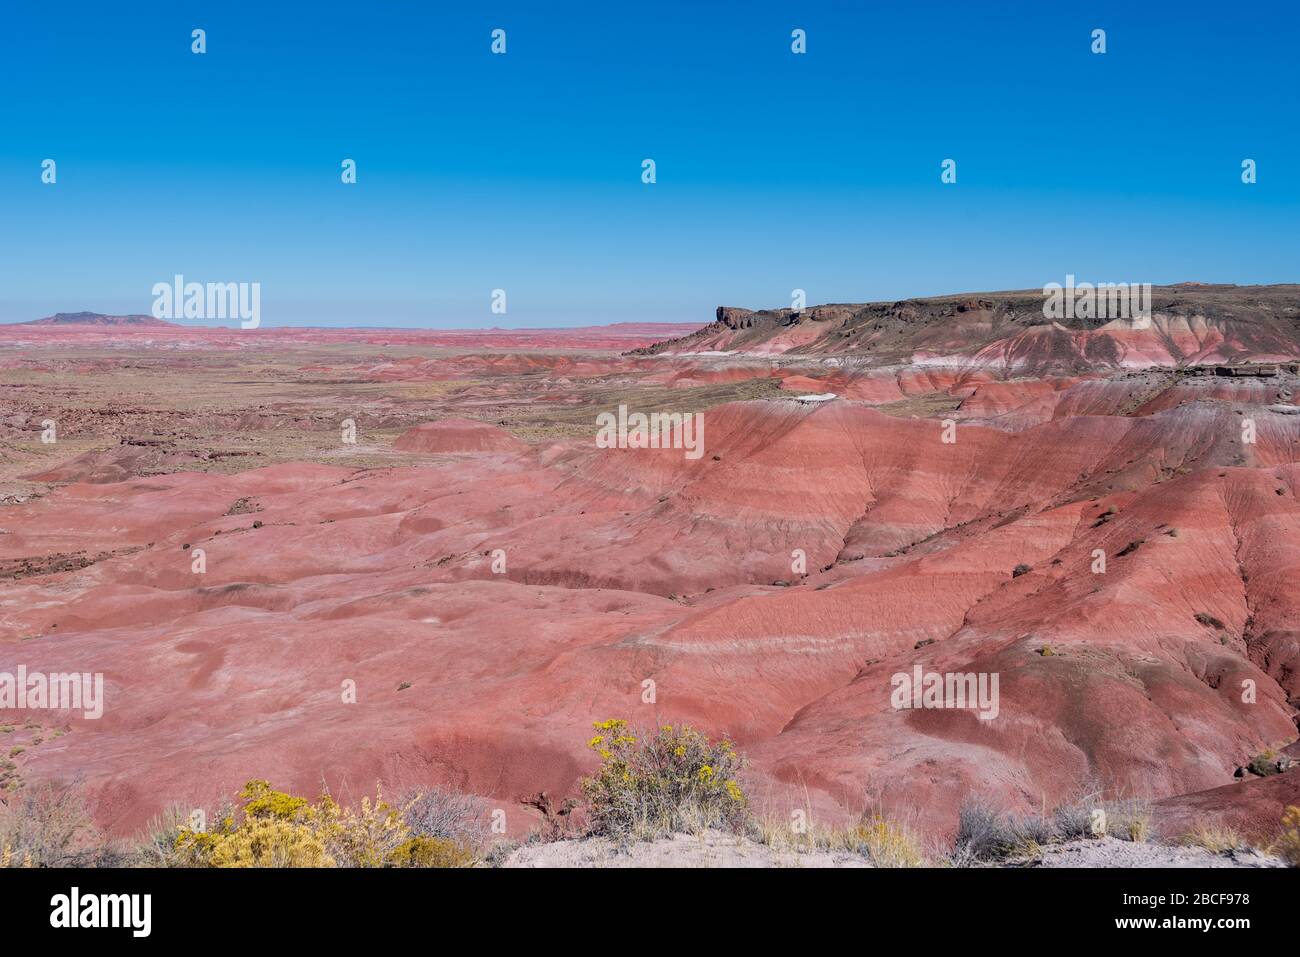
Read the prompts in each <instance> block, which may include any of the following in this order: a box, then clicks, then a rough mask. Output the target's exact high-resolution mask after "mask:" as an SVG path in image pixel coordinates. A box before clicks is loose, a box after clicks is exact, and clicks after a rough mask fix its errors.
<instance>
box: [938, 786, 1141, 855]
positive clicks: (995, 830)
mask: <svg viewBox="0 0 1300 957" xmlns="http://www.w3.org/2000/svg"><path fill="white" fill-rule="evenodd" d="M1099 812H1100V813H1099ZM1099 826H1104V832H1101V833H1099V831H1098V828H1099ZM1102 833H1104V835H1105V836H1107V837H1113V838H1117V839H1119V840H1122V841H1138V842H1141V841H1145V840H1146V839H1147V838H1148V837H1149V836H1150V834H1151V808H1150V804H1149V803H1148V802H1147V801H1144V800H1141V799H1137V798H1128V799H1123V800H1112V801H1100V800H1097V799H1096V798H1085V799H1082V800H1079V801H1076V802H1073V803H1070V804H1063V805H1061V806H1059V807H1057V808H1056V809H1054V810H1053V811H1052V812H1051V813H1050V814H1049V813H1047V812H1046V811H1043V812H1042V813H1038V814H1028V815H1023V816H1017V815H1013V814H1007V813H1002V812H999V811H996V810H994V809H993V808H992V807H991V806H990V805H989V804H988V803H986V802H985V801H983V800H981V799H978V798H976V799H973V800H969V801H967V802H966V803H965V804H963V805H962V807H961V809H960V810H959V811H958V814H957V836H956V839H955V840H954V842H953V849H952V852H951V854H950V855H949V860H950V861H951V862H952V863H953V864H955V865H956V866H958V867H964V866H970V865H972V864H981V863H993V862H999V861H1009V860H1030V859H1033V858H1036V857H1038V856H1039V855H1040V854H1041V853H1042V849H1043V847H1045V846H1046V845H1048V844H1055V843H1060V842H1064V841H1073V840H1079V839H1081V838H1088V837H1100V836H1102Z"/></svg>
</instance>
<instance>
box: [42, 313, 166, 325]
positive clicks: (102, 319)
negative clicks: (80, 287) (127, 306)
mask: <svg viewBox="0 0 1300 957" xmlns="http://www.w3.org/2000/svg"><path fill="white" fill-rule="evenodd" d="M18 325H21V326H177V325H179V323H175V322H168V321H167V320H166V319H155V318H154V317H153V316H138V315H137V316H109V315H105V314H104V313H102V312H56V313H55V314H54V315H52V316H46V317H45V318H44V319H33V320H32V321H31V322H20V323H18Z"/></svg>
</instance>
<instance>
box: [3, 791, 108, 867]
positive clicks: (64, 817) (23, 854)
mask: <svg viewBox="0 0 1300 957" xmlns="http://www.w3.org/2000/svg"><path fill="white" fill-rule="evenodd" d="M121 857H122V854H121V852H120V850H119V849H118V848H117V847H115V846H114V845H112V844H110V843H108V842H107V841H105V840H104V839H103V837H102V835H101V834H100V833H99V831H98V829H97V828H96V827H95V825H94V823H93V822H92V821H91V819H90V814H89V812H88V811H87V810H86V804H85V800H84V799H83V797H82V794H81V791H80V789H79V788H78V787H76V786H75V785H66V784H39V785H35V786H31V787H26V788H23V789H22V790H20V791H18V792H17V793H15V794H12V795H10V796H9V797H8V798H7V801H6V803H3V804H0V867H105V866H115V865H118V864H121V863H123V861H122V860H121V859H120V858H121Z"/></svg>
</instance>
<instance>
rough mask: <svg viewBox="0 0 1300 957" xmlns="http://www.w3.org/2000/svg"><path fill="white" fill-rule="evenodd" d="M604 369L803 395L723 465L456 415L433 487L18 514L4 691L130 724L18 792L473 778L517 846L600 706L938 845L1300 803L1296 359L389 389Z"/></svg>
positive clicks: (701, 372)
mask: <svg viewBox="0 0 1300 957" xmlns="http://www.w3.org/2000/svg"><path fill="white" fill-rule="evenodd" d="M611 361H614V362H618V361H623V362H625V365H623V366H622V367H621V368H622V378H620V379H619V380H618V383H617V385H618V388H620V389H626V388H632V387H635V388H638V389H645V388H651V387H654V388H657V389H662V390H667V391H665V392H664V393H654V394H655V395H661V394H667V395H672V394H676V393H680V394H682V395H686V394H688V393H691V390H693V389H702V388H715V387H717V383H718V382H724V383H725V382H733V381H742V382H743V381H747V380H748V379H751V378H752V379H754V380H762V379H767V378H777V379H779V380H780V381H781V385H782V386H783V389H784V391H777V392H775V393H773V394H771V395H766V396H765V397H763V398H759V399H752V400H747V401H727V402H723V403H721V404H716V405H712V406H710V407H708V408H707V409H705V410H704V417H705V418H704V421H705V429H704V454H703V455H702V456H700V457H699V458H688V457H686V455H685V454H683V451H682V450H681V449H672V448H662V449H643V448H616V449H602V448H597V447H596V445H595V442H594V435H595V420H594V413H595V409H594V408H593V409H592V416H591V422H592V428H591V434H590V435H589V436H569V437H561V438H553V437H552V438H542V439H533V440H532V441H527V442H526V441H523V440H521V439H520V438H519V437H517V436H516V435H514V434H512V433H511V432H509V431H508V430H505V429H502V428H500V427H497V426H494V425H489V424H485V423H484V422H482V421H477V420H475V421H470V420H466V419H462V418H458V417H452V416H449V417H447V418H444V419H439V420H436V421H433V422H430V423H428V424H426V425H421V426H418V427H416V428H413V429H410V430H408V431H405V432H404V433H403V434H402V435H401V436H400V437H399V438H398V439H397V440H396V442H395V443H394V447H395V449H396V450H397V451H398V452H401V453H403V455H404V456H405V458H403V459H402V460H400V461H402V462H405V461H407V460H409V462H410V463H411V464H409V465H407V464H397V465H390V466H386V467H374V468H364V469H358V468H352V467H340V466H334V465H325V464H307V463H289V464H282V465H275V466H272V467H269V468H256V469H251V470H248V471H243V472H239V473H237V474H229V475H219V474H204V473H199V472H184V471H183V472H176V473H174V474H158V475H150V476H147V477H139V476H133V477H128V478H125V479H124V480H122V481H117V482H107V483H101V484H90V483H88V482H82V483H80V484H70V485H63V486H57V485H55V486H51V488H50V489H49V490H48V492H47V493H46V494H44V495H43V496H42V497H40V498H37V499H35V500H32V501H28V502H26V503H24V504H23V505H21V507H10V508H8V509H7V510H6V511H5V513H4V519H3V524H4V528H5V532H6V534H4V535H0V569H9V570H10V574H11V577H10V580H8V581H7V582H6V589H5V592H6V594H5V598H4V601H3V603H2V604H0V671H3V670H10V671H12V670H13V668H14V667H16V665H17V664H20V663H22V664H26V666H27V667H28V668H30V669H35V668H41V669H45V670H48V671H101V672H103V673H104V675H105V680H106V685H107V702H108V706H107V707H106V709H105V713H104V716H103V717H102V718H101V719H99V720H85V719H83V718H82V717H80V716H79V715H73V714H68V713H61V714H57V715H53V716H46V718H47V720H50V721H51V723H54V722H56V721H57V722H59V723H62V724H63V725H66V726H67V727H69V728H71V729H72V733H70V734H67V735H65V736H63V737H61V738H58V739H57V741H55V742H52V743H51V744H50V745H49V746H42V747H41V748H39V749H36V750H35V751H34V753H33V754H31V755H29V756H24V760H25V764H24V773H25V774H26V775H28V776H29V777H30V778H31V779H33V780H39V779H44V778H71V777H78V776H79V777H80V778H81V779H82V780H84V781H85V783H86V785H87V786H88V787H89V788H91V789H92V792H93V793H94V795H95V798H96V807H97V812H98V814H99V816H100V818H101V820H103V821H104V822H105V823H107V824H109V825H111V826H113V827H115V828H117V829H118V830H121V831H126V830H131V829H133V828H135V827H138V826H139V825H141V824H142V823H144V822H145V821H146V820H147V819H148V818H149V817H150V816H151V815H153V814H155V813H157V812H158V811H159V810H161V809H162V808H163V807H165V806H166V805H169V804H174V803H178V804H181V805H182V806H193V805H194V804H201V803H205V802H206V803H212V802H214V801H216V800H217V799H218V798H220V797H224V796H227V795H229V794H231V793H233V792H234V791H235V790H237V789H238V787H239V785H240V784H242V782H243V781H244V780H247V779H248V778H251V777H272V778H274V779H275V781H276V783H277V785H279V786H282V787H286V788H291V789H294V790H296V791H300V792H305V793H314V792H315V790H316V789H317V788H318V786H319V784H320V782H321V780H322V779H324V780H325V781H327V782H328V783H329V785H330V787H331V789H332V790H333V791H334V792H335V793H343V794H346V793H348V792H349V789H351V791H353V792H355V793H360V792H364V791H366V790H367V789H369V788H370V787H371V786H372V785H373V783H374V781H376V780H382V781H384V782H385V783H386V785H388V786H390V787H391V788H400V787H402V786H404V785H408V784H412V783H420V784H429V783H439V784H443V785H446V786H451V787H455V788H457V789H460V790H463V791H467V792H472V793H475V794H479V795H483V796H485V797H487V798H489V799H491V800H492V801H493V802H497V803H498V804H499V806H502V807H506V808H508V809H510V810H509V811H508V820H509V826H510V828H511V830H512V833H515V834H519V833H523V832H524V831H526V830H527V828H528V827H529V826H531V823H532V821H531V818H529V817H528V816H527V814H526V813H525V812H524V811H523V810H522V805H521V804H520V802H521V801H522V799H524V798H526V797H528V796H530V795H533V794H535V793H537V792H538V791H546V792H547V793H549V794H552V795H564V794H570V793H573V792H574V791H575V789H576V785H577V782H578V780H579V778H580V777H581V776H582V775H583V774H584V773H588V772H589V771H590V770H591V769H592V767H593V766H594V756H593V755H592V753H591V752H590V751H589V750H588V749H587V748H586V741H587V739H588V738H589V737H590V730H589V729H590V724H591V722H592V721H593V720H600V719H604V718H608V717H612V716H621V717H626V718H628V719H629V720H630V721H631V722H632V723H633V724H636V725H641V726H649V725H651V724H663V723H679V722H686V723H689V724H692V725H694V726H697V727H700V728H703V729H705V730H706V731H708V732H709V733H711V734H717V735H722V734H726V735H730V736H732V737H733V738H734V739H735V740H736V741H737V743H738V745H739V746H740V749H741V750H742V751H743V752H744V753H745V754H747V756H748V758H749V761H750V766H749V769H748V772H747V778H746V782H745V784H746V788H747V790H748V792H749V794H750V795H751V798H752V800H753V801H754V803H755V806H756V807H757V808H759V809H760V810H762V811H764V812H765V813H770V814H773V815H774V816H776V817H779V818H781V819H788V815H789V811H790V809H791V808H796V807H808V808H809V809H810V810H811V811H812V813H813V815H814V816H815V817H817V818H821V819H833V820H840V821H844V820H849V819H852V818H854V817H855V816H857V815H858V814H860V813H862V812H863V811H864V810H866V809H879V810H884V811H886V812H888V813H890V814H894V815H897V816H898V817H899V818H900V819H906V820H909V821H912V822H914V823H915V824H916V825H917V826H918V827H920V828H921V829H922V830H924V831H925V832H926V833H927V834H929V835H932V836H935V837H946V836H950V835H951V833H952V831H953V828H954V827H955V822H956V816H957V811H958V808H959V807H960V805H961V804H962V803H963V802H964V801H965V800H968V799H970V798H971V797H972V796H979V797H983V798H986V799H988V800H990V801H992V802H993V803H995V804H997V805H1000V806H1003V807H1007V808H1011V809H1017V810H1021V811H1031V810H1038V809H1040V808H1041V807H1043V806H1044V805H1045V806H1047V807H1052V806H1054V805H1056V804H1059V803H1062V802H1068V801H1071V800H1074V799H1076V798H1078V797H1079V796H1081V795H1083V794H1086V793H1092V792H1094V791H1095V790H1098V789H1102V790H1104V791H1105V792H1106V793H1108V794H1112V795H1122V796H1125V797H1143V798H1150V799H1152V800H1155V801H1157V802H1159V808H1160V815H1161V820H1167V821H1170V822H1173V823H1171V825H1170V826H1174V825H1179V826H1181V824H1180V822H1184V821H1185V820H1187V819H1188V818H1189V816H1195V815H1196V814H1198V813H1200V812H1201V811H1205V812H1206V813H1214V814H1225V815H1226V814H1229V813H1233V812H1235V810H1237V809H1246V810H1241V812H1240V813H1241V815H1243V816H1244V817H1243V820H1244V819H1249V820H1250V821H1251V822H1252V827H1253V826H1254V825H1255V823H1259V822H1264V823H1266V821H1265V819H1266V818H1267V817H1268V815H1270V814H1272V813H1273V812H1274V811H1275V810H1276V805H1277V804H1278V802H1279V801H1281V800H1285V799H1286V797H1285V796H1286V795H1287V794H1291V793H1293V792H1294V789H1293V788H1291V786H1290V784H1289V783H1288V784H1269V785H1267V788H1262V787H1260V786H1258V785H1257V784H1255V783H1252V784H1250V785H1242V784H1237V785H1234V784H1233V782H1234V780H1236V779H1235V778H1234V774H1235V773H1236V772H1237V769H1238V768H1239V767H1241V766H1242V765H1244V764H1246V763H1248V762H1249V760H1250V758H1251V757H1252V756H1254V755H1256V754H1259V753H1260V752H1262V751H1264V750H1266V749H1268V748H1276V747H1280V746H1285V745H1287V744H1289V743H1291V742H1293V741H1295V740H1296V737H1297V733H1296V714H1297V704H1298V703H1300V592H1297V590H1296V589H1295V587H1294V581H1295V577H1296V575H1297V573H1298V572H1300V502H1298V501H1297V495H1298V494H1300V415H1296V414H1293V412H1294V409H1295V408H1296V406H1295V405H1294V403H1293V400H1292V399H1291V395H1292V392H1293V387H1294V385H1295V382H1294V379H1295V376H1294V374H1292V373H1289V372H1286V371H1285V370H1283V371H1280V372H1277V371H1276V370H1275V373H1276V374H1270V375H1271V377H1264V378H1261V377H1255V376H1253V375H1252V376H1251V377H1246V378H1242V379H1240V380H1238V379H1237V378H1234V377H1233V376H1225V377H1216V376H1197V375H1191V374H1188V375H1185V376H1184V375H1181V374H1180V375H1175V374H1174V373H1172V372H1170V373H1168V374H1165V373H1160V375H1162V376H1164V377H1163V378H1160V377H1159V376H1157V374H1156V373H1154V372H1151V373H1149V374H1148V372H1145V371H1134V372H1125V371H1120V372H1117V371H1115V370H1114V369H1109V368H1099V369H1095V370H1082V371H1076V372H1075V373H1074V374H1066V373H1060V374H1051V375H1041V376H1035V377H1032V378H1016V377H1011V376H1008V375H1006V374H1005V370H1001V369H999V368H997V367H996V364H994V366H992V367H989V368H979V367H972V366H971V365H970V364H969V363H965V362H963V363H961V364H958V365H955V366H948V367H945V366H919V367H918V366H909V365H898V364H894V365H890V366H887V367H886V366H879V367H877V366H873V365H870V364H867V365H864V366H861V367H857V366H852V367H846V366H845V365H844V364H842V363H839V362H836V363H830V364H824V363H820V362H818V361H815V360H806V361H804V362H803V363H802V364H792V365H789V366H781V367H773V366H772V365H770V364H767V363H758V364H748V365H747V364H744V363H738V362H737V361H736V360H735V359H734V358H733V357H697V358H694V359H692V358H689V357H687V358H684V357H682V356H680V355H678V356H675V357H673V356H664V357H660V356H657V355H648V356H639V357H637V358H635V359H627V360H610V359H609V358H608V357H601V358H599V359H590V360H586V359H574V358H570V357H558V358H557V357H550V358H547V359H544V360H543V359H537V358H535V357H525V356H518V357H514V356H506V357H492V358H489V359H484V358H482V357H462V358H456V359H454V360H452V361H449V362H447V363H442V362H441V361H440V360H434V359H422V360H420V361H418V362H414V363H408V364H406V365H402V366H401V367H400V375H395V376H393V378H396V379H398V380H399V381H401V382H408V381H409V380H411V379H415V380H416V381H417V382H418V381H420V380H422V379H434V378H438V377H442V376H447V377H450V376H454V375H456V374H458V373H457V370H458V369H461V370H464V369H467V368H469V369H472V377H473V379H474V380H475V382H478V381H479V380H487V381H489V382H497V381H499V382H501V383H503V384H502V385H501V386H500V389H501V390H504V389H505V388H506V387H507V386H506V385H505V383H507V382H514V381H517V380H515V379H511V378H509V377H511V376H518V375H521V374H522V375H526V376H528V377H532V378H536V377H542V378H544V379H545V381H544V383H543V386H544V387H545V389H547V390H548V394H551V393H554V394H557V395H560V396H562V395H563V393H564V392H565V390H566V388H567V387H566V386H565V384H564V382H563V381H561V380H562V379H565V378H566V377H568V376H570V375H572V376H575V377H576V376H578V375H582V376H596V375H601V374H609V372H608V371H607V370H605V369H604V368H603V366H602V364H603V363H608V362H611ZM588 362H589V363H590V365H586V364H584V363H588ZM395 367H396V366H395V365H394V366H389V365H385V369H384V370H380V371H379V372H376V373H375V375H374V377H373V378H374V380H375V381H378V382H383V381H385V380H386V379H388V378H390V376H389V375H387V374H386V370H387V369H389V368H395ZM381 373H384V374H381ZM530 381H531V380H530ZM680 381H687V382H689V383H691V384H690V385H688V386H687V387H685V388H682V389H674V388H673V386H674V383H677V382H680ZM372 384H373V383H372ZM477 387H478V386H477V385H476V386H474V387H473V388H477ZM611 388H612V387H611ZM774 388H775V387H774ZM801 393H819V394H826V393H834V394H835V395H836V397H835V398H832V399H828V400H825V401H816V402H805V401H800V398H799V396H800V394H801ZM692 394H693V393H692ZM477 395H478V394H477V393H473V392H472V391H471V392H470V399H471V401H473V402H479V401H480V399H479V398H477ZM619 395H620V396H621V395H623V393H622V392H620V393H619ZM489 400H490V397H489V399H483V400H481V401H489ZM556 401H560V400H558V399H557V400H556ZM899 403H903V404H904V406H905V408H898V407H897V406H898V405H899ZM907 403H922V404H918V405H916V406H915V408H913V407H911V406H907V405H906V404H907ZM924 403H929V404H930V405H924ZM1247 420H1248V421H1249V423H1250V429H1249V431H1250V435H1251V440H1250V441H1249V442H1247V441H1244V440H1243V436H1244V435H1245V434H1246V430H1245V428H1244V423H1245V422H1246V421H1247ZM411 453H430V454H428V455H418V454H411ZM443 453H446V454H443ZM466 453H492V454H466ZM254 509H255V511H254ZM196 549H202V552H203V560H204V565H205V571H204V572H203V573H202V574H201V575H199V574H196V573H195V572H194V570H193V569H194V561H195V550H196ZM69 555H84V556H87V559H88V560H86V561H73V562H71V564H70V565H69V564H68V563H67V562H64V563H63V564H60V563H59V562H58V561H56V560H55V558H54V557H55V556H69ZM1098 555H1101V556H1102V557H1103V558H1104V563H1103V568H1102V569H1101V570H1098ZM33 556H45V557H46V563H45V564H43V565H42V564H40V563H39V562H38V563H36V564H33V558H32V557H33ZM24 562H25V563H26V564H23V563H24ZM15 568H17V569H18V571H17V572H13V571H12V570H13V569H15ZM918 666H919V667H920V668H921V669H922V670H923V671H924V672H937V673H942V674H948V673H953V674H965V673H971V674H983V675H993V674H995V675H997V676H998V687H999V695H1000V697H999V700H998V702H997V708H996V715H990V716H988V717H983V718H982V717H980V714H979V712H978V710H976V709H972V708H937V709H932V708H921V709H913V708H899V707H897V702H896V700H895V698H894V695H893V691H894V679H895V676H896V675H899V674H911V673H912V672H913V669H915V668H917V667H918ZM349 682H350V683H355V688H356V701H355V703H348V702H346V701H345V700H344V695H343V694H342V691H343V689H344V687H345V684H346V683H349ZM647 682H652V685H651V687H653V692H654V693H653V695H652V696H651V698H652V700H650V699H649V698H648V697H647V693H646V689H647V687H648V686H647V684H646V683H647ZM1246 687H1249V688H1251V689H1252V690H1253V693H1252V694H1250V695H1244V694H1243V689H1244V688H1246ZM1295 773H1296V772H1288V773H1287V774H1285V775H1280V776H1279V778H1278V780H1283V781H1286V782H1291V780H1292V776H1293V775H1294V774H1295ZM1269 780H1273V779H1269ZM1233 787H1237V788H1243V789H1245V788H1250V789H1251V790H1242V791H1240V792H1234V791H1232V790H1231V789H1232V788H1233ZM1225 788H1226V789H1228V790H1226V791H1225V790H1224V789H1225ZM1275 792H1276V793H1275ZM1234 793H1240V794H1241V796H1242V800H1241V802H1234V800H1233V797H1232V795H1233V794H1234ZM1264 823H1260V827H1263V826H1264Z"/></svg>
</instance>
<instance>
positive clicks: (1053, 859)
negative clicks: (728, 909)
mask: <svg viewBox="0 0 1300 957" xmlns="http://www.w3.org/2000/svg"><path fill="white" fill-rule="evenodd" d="M502 866H503V867H692V868H694V867H871V866H872V865H871V863H870V862H869V861H867V860H865V859H864V858H863V857H861V856H860V855H857V854H851V853H848V852H846V851H835V852H831V851H813V852H799V851H795V850H776V849H774V848H771V847H768V846H767V845H764V844H759V843H757V842H756V841H752V840H749V839H747V838H741V837H735V836H733V835H730V834H721V833H717V832H709V833H706V834H704V835H701V836H698V837H696V836H692V835H686V834H675V835H673V836H672V837H669V838H662V839H660V840H658V841H647V842H644V843H639V844H633V845H631V846H630V847H627V848H619V847H618V846H617V845H615V844H614V843H612V842H610V841H608V840H606V839H604V838H589V839H585V840H572V841H556V842H555V843H552V844H532V845H528V846H526V847H521V848H519V849H517V850H515V851H513V852H512V853H511V854H510V855H509V856H508V857H507V858H506V859H505V861H504V862H503V864H502ZM1005 866H1017V867H1023V866H1030V867H1053V868H1054V867H1125V868H1133V867H1137V868H1145V867H1214V868H1222V867H1228V868H1235V867H1285V866H1286V865H1285V864H1284V863H1283V862H1282V861H1281V860H1279V859H1278V858H1276V857H1273V856H1271V855H1268V854H1262V853H1260V852H1259V851H1256V850H1241V851H1228V852H1225V853H1215V852H1213V851H1208V850H1206V849H1205V848H1202V847H1175V846H1170V845H1165V844H1150V843H1134V842H1131V841H1120V840H1116V839H1115V838H1110V837H1108V838H1103V839H1101V840H1080V841H1070V842H1067V843H1065V844H1059V845H1054V846H1052V847H1049V848H1046V849H1045V850H1044V852H1043V855H1042V857H1041V858H1040V859H1039V860H1038V861H1037V862H1034V863H1029V864H1024V863H1017V864H1013V865H1005Z"/></svg>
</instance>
